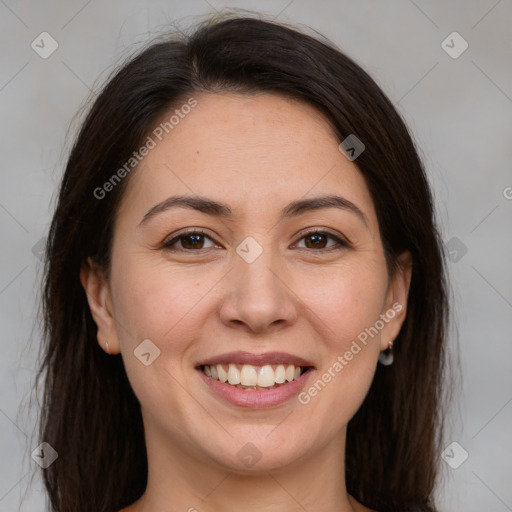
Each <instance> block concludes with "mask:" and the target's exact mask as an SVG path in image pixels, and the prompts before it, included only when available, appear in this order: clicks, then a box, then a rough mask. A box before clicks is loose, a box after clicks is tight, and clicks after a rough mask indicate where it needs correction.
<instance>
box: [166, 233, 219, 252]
mask: <svg viewBox="0 0 512 512" xmlns="http://www.w3.org/2000/svg"><path fill="white" fill-rule="evenodd" d="M205 238H208V239H209V240H212V239H211V237H209V236H208V235H207V234H206V233H204V232H202V231H190V232H188V233H181V234H180V235H177V236H175V237H174V238H172V239H171V240H169V241H168V242H165V243H164V244H163V246H162V248H163V249H166V250H168V251H198V250H201V249H209V248H210V247H204V244H205ZM212 241H213V240H212ZM177 244H181V247H180V246H179V245H178V246H177V247H174V246H176V245H177Z"/></svg>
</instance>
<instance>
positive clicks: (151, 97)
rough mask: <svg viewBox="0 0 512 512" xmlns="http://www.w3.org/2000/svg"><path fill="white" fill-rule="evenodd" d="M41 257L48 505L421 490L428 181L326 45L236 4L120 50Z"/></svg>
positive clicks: (384, 107)
mask: <svg viewBox="0 0 512 512" xmlns="http://www.w3.org/2000/svg"><path fill="white" fill-rule="evenodd" d="M46 257H47V267H46V274H45V276H46V281H45V289H44V312H45V322H46V323H45V325H46V338H45V342H46V344H45V345H44V351H45V358H44V363H43V365H42V366H41V369H40V376H41V375H42V374H43V373H45V374H46V375H45V395H44V400H45V401H44V407H43V414H42V417H41V440H42V441H44V442H47V443H48V444H49V445H51V446H52V447H53V448H54V449H55V450H56V452H58V454H59V456H58V458H57V460H56V461H55V462H54V463H53V464H52V465H51V466H50V467H49V468H48V469H46V470H45V472H44V481H45V486H46V489H47V492H48V496H49V500H50V506H51V510H53V511H58V512H63V511H70V510H73V511H75V512H76V511H84V512H85V511H87V512H90V511H91V510H95V511H112V512H118V511H120V510H122V511H123V512H147V511H152V512H160V511H164V510H165V511H183V510H188V511H194V510H197V511H201V512H203V511H204V512H212V511H221V510H222V511H235V510H245V511H253V510H272V511H277V512H280V511H287V512H288V511H295V510H297V511H299V510H308V511H320V510H321V511H323V512H335V511H336V512H349V511H380V512H385V511H394V512H396V511H434V510H436V507H435V504H434V499H433V492H434V490H435V485H436V481H437V479H436V477H437V461H438V455H439V454H440V452H441V448H440V446H441V444H440V443H441V431H442V429H441V427H442V424H441V420H442V414H441V412H442V409H441V407H442V405H443V400H442V389H441V382H442V377H443V364H444V350H445V335H446V324H447V320H446V319H447V315H448V304H447V299H446V282H445V270H444V269H445V264H444V259H443V255H442V251H441V242H440V237H439V235H438V232H437V230H436V225H435V219H434V213H433V204H432V197H431V193H430V190H429V186H428V182H427V179H426V177H425V173H424V170H423V166H422V163H421V162H420V159H419V158H418V155H417V152H416V150H415V147H414V143H413V141H412V140H411V136H410V135H409V133H408V131H407V128H406V127H405V125H404V123H403V121H402V120H401V118H400V116H399V115H398V113H397V112H396V111H395V109H394V108H393V106H392V104H391V103H390V101H389V100H388V99H387V98H386V97H385V95H384V94H383V93H382V92H381V91H380V89H379V88H378V86H377V85H376V84H375V82H374V81H373V80H372V79H371V78H370V77H369V76H368V75H367V74H366V73H365V72H364V71H363V70H362V69H361V68H360V67H359V66H358V65H356V64H355V63H354V62H353V61H352V60H350V59H349V58H348V57H347V56H345V55H343V54H342V53H341V52H340V51H339V50H337V49H336V48H334V47H333V46H331V45H330V44H327V43H325V42H321V41H319V40H317V39H314V38H312V37H310V36H308V35H305V34H302V33H300V32H299V31H297V30H295V29H293V28H291V27H287V26H283V25H279V24H277V23H273V22H269V21H262V20H257V19H251V18H244V17H235V18H226V19H221V20H217V21H213V22H209V23H206V24H204V25H202V26H200V27H198V28H197V30H196V31H195V32H194V33H193V34H192V36H190V37H189V38H188V39H187V40H185V41H183V40H176V39H173V40H168V41H164V42H158V43H154V44H152V45H151V46H149V47H148V48H147V49H145V50H144V51H142V52H141V53H140V54H139V55H137V56H136V57H134V58H132V59H131V60H130V61H129V62H127V63H126V64H125V65H124V66H123V67H122V68H121V69H120V70H119V71H118V72H117V73H116V74H115V75H114V76H113V77H112V78H111V79H110V81H109V82H108V83H107V85H106V86H105V87H104V89H103V91H102V92H101V93H100V94H99V95H98V97H97V99H96V100H95V102H94V104H93V106H92V108H91V110H90V112H89V114H88V116H87V118H86V120H85V122H84V123H83V126H82V129H81V131H80V133H79V135H78V137H77V139H76V142H75V144H74V147H73V149H72V151H71V154H70V157H69V160H68V163H67V167H66V171H65V174H64V177H63V181H62V185H61V189H60V195H59V199H58V205H57V209H56V212H55V215H54V218H53V222H52V226H51V229H50V234H49V242H48V247H47V253H46Z"/></svg>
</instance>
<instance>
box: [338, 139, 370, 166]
mask: <svg viewBox="0 0 512 512" xmlns="http://www.w3.org/2000/svg"><path fill="white" fill-rule="evenodd" d="M338 148H339V150H340V151H341V152H342V153H343V154H344V155H345V156H346V157H347V158H348V159H349V160H350V161H351V162H353V161H354V160H355V159H356V158H357V157H358V156H359V155H360V154H361V153H362V152H363V151H364V150H365V149H366V146H365V145H364V144H363V142H362V141H361V140H360V139H358V138H357V137H356V136H355V135H354V134H353V133H351V134H350V135H349V136H348V137H347V138H346V139H345V140H343V142H341V144H340V145H339V146H338Z"/></svg>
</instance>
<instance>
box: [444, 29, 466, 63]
mask: <svg viewBox="0 0 512 512" xmlns="http://www.w3.org/2000/svg"><path fill="white" fill-rule="evenodd" d="M468 46H469V44H468V42H467V41H466V40H465V39H464V38H463V37H462V36H461V35H460V34H459V33H458V32H452V33H451V34H450V35H449V36H448V37H447V38H446V39H444V40H443V42H442V43H441V48H442V49H443V50H444V51H445V52H446V53H447V54H448V55H449V56H450V57H451V58H452V59H458V58H459V57H460V56H461V55H462V54H463V53H464V52H465V51H466V50H467V49H468Z"/></svg>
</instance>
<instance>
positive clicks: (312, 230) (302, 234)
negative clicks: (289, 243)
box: [295, 227, 352, 253]
mask: <svg viewBox="0 0 512 512" xmlns="http://www.w3.org/2000/svg"><path fill="white" fill-rule="evenodd" d="M310 234H320V235H328V236H329V237H331V238H332V239H334V240H335V241H336V242H337V243H338V245H341V246H342V247H351V246H352V245H351V243H350V242H349V241H348V239H347V238H345V237H344V236H342V235H340V234H338V233H333V232H332V231H330V230H329V229H326V228H322V227H314V228H307V229H306V230H304V231H301V232H300V233H299V234H298V235H297V236H298V239H297V242H295V243H298V242H300V241H301V240H302V239H303V238H304V237H306V236H308V235H310ZM301 249H304V248H303V247H301ZM336 249H339V247H329V248H328V249H318V250H315V249H307V248H306V250H308V251H313V252H318V253H321V252H327V251H331V250H336Z"/></svg>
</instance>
